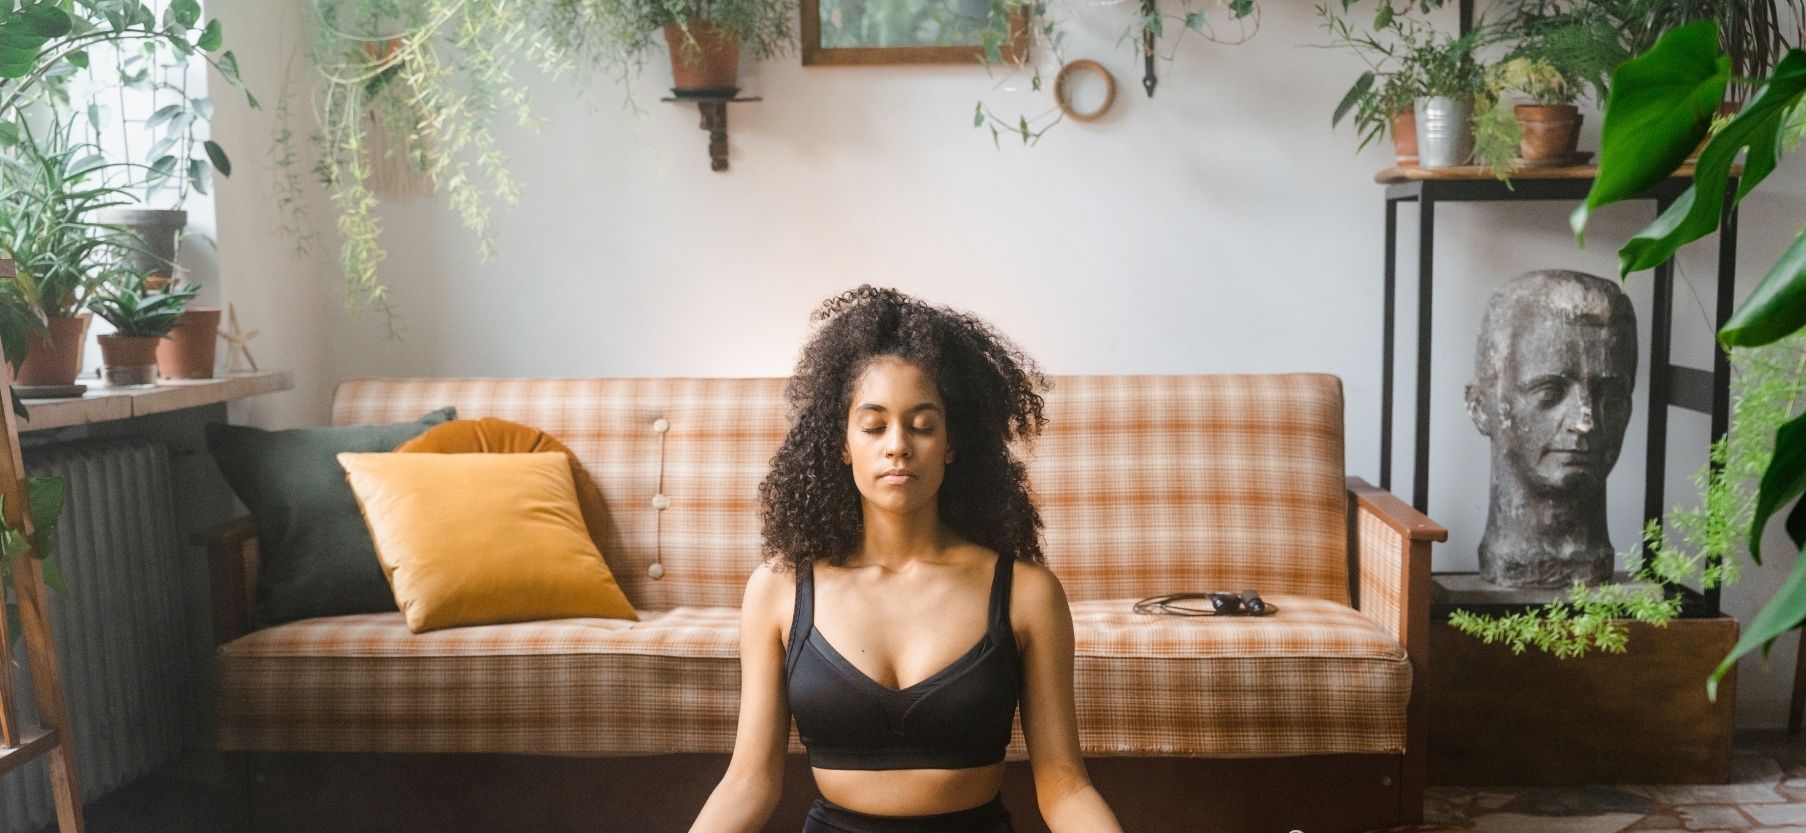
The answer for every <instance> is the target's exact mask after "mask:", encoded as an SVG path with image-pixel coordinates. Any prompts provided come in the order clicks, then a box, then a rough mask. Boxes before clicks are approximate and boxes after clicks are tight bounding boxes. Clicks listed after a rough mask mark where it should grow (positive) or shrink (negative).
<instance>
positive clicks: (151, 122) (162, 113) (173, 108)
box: [144, 104, 182, 130]
mask: <svg viewBox="0 0 1806 833" xmlns="http://www.w3.org/2000/svg"><path fill="white" fill-rule="evenodd" d="M181 112H182V105H180V104H165V105H163V106H162V107H158V108H157V112H155V113H152V114H151V117H150V118H149V119H146V120H145V122H144V129H146V130H156V129H157V128H159V127H162V126H163V123H164V122H167V121H169V120H170V119H173V118H175V117H176V116H177V115H179V114H180V113H181Z"/></svg>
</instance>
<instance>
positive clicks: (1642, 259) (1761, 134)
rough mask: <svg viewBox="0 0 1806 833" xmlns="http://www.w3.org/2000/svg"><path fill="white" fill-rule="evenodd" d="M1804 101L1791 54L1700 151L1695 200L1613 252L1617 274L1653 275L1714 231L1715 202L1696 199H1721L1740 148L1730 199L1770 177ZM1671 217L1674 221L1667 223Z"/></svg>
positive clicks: (1719, 207) (1805, 59)
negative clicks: (1734, 189) (1738, 172)
mask: <svg viewBox="0 0 1806 833" xmlns="http://www.w3.org/2000/svg"><path fill="white" fill-rule="evenodd" d="M1803 95H1806V52H1801V51H1800V50H1797V49H1794V50H1789V51H1788V53H1787V54H1786V55H1785V56H1783V57H1782V58H1781V61H1780V63H1778V64H1776V65H1775V70H1774V73H1773V75H1771V76H1770V77H1769V80H1768V81H1767V83H1765V84H1763V85H1762V88H1761V89H1759V90H1757V91H1756V95H1755V97H1753V98H1751V99H1750V101H1749V103H1748V104H1746V105H1744V108H1743V111H1742V112H1740V113H1738V114H1737V116H1736V117H1735V118H1733V119H1731V120H1730V122H1729V123H1727V124H1726V125H1725V126H1724V128H1723V129H1722V130H1719V131H1718V133H1717V135H1715V136H1713V137H1712V140H1711V141H1710V142H1708V143H1707V144H1706V147H1705V149H1704V150H1702V151H1700V154H1699V161H1698V163H1696V164H1695V165H1694V168H1693V190H1694V191H1695V194H1696V196H1695V198H1694V199H1693V200H1691V201H1690V202H1689V204H1688V206H1687V208H1686V210H1685V211H1684V212H1681V211H1680V210H1679V209H1680V206H1679V204H1678V203H1677V204H1676V205H1674V206H1670V207H1669V210H1668V211H1667V212H1664V216H1662V217H1660V218H1658V219H1657V222H1656V223H1654V224H1652V225H1651V227H1650V228H1648V229H1645V230H1643V231H1641V232H1638V233H1637V234H1636V236H1634V237H1632V238H1631V239H1630V241H1629V242H1627V243H1625V244H1624V247H1623V248H1622V249H1620V250H1619V252H1618V257H1619V268H1620V269H1621V270H1622V272H1623V274H1626V275H1628V274H1630V273H1631V272H1637V271H1641V270H1644V269H1653V268H1655V267H1656V266H1659V265H1661V264H1662V263H1664V262H1666V261H1667V260H1668V259H1669V258H1671V257H1673V256H1674V253H1675V252H1676V251H1678V250H1679V249H1680V247H1682V246H1684V245H1686V244H1688V243H1691V242H1693V241H1695V240H1698V239H1700V238H1701V237H1704V236H1706V235H1708V234H1711V233H1712V232H1713V231H1716V230H1717V229H1718V220H1719V217H1720V215H1722V214H1723V211H1724V201H1723V200H1721V199H1716V198H1714V199H1699V198H1698V196H1697V195H1698V194H1713V195H1716V194H1723V193H1724V192H1725V185H1726V183H1727V182H1728V181H1729V180H1730V176H1731V165H1732V164H1733V163H1735V162H1736V161H1737V155H1738V153H1739V152H1741V151H1742V150H1743V149H1744V148H1748V149H1749V153H1748V154H1747V155H1746V156H1745V158H1744V163H1743V175H1742V177H1741V179H1740V180H1739V182H1738V185H1737V193H1736V194H1735V195H1734V196H1733V197H1732V201H1733V202H1736V201H1738V200H1741V199H1743V196H1744V195H1745V194H1748V193H1749V192H1750V189H1752V188H1754V187H1756V185H1757V184H1759V183H1761V182H1762V180H1763V179H1765V178H1767V177H1768V175H1769V174H1770V173H1773V172H1774V170H1775V166H1776V165H1777V164H1778V163H1779V161H1780V149H1781V141H1782V138H1783V134H1784V132H1785V131H1786V129H1787V121H1788V113H1789V112H1790V111H1791V110H1792V108H1793V106H1794V105H1795V104H1796V103H1798V102H1799V101H1800V98H1801V96H1803ZM1670 214H1674V215H1677V216H1678V219H1677V218H1675V217H1669V216H1668V215H1670Z"/></svg>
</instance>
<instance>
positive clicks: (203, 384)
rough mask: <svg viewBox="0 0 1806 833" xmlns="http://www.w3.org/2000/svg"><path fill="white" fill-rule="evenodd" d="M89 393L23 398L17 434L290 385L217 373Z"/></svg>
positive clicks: (91, 388) (279, 375)
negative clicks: (25, 413) (25, 415)
mask: <svg viewBox="0 0 1806 833" xmlns="http://www.w3.org/2000/svg"><path fill="white" fill-rule="evenodd" d="M82 383H83V384H86V385H87V386H88V392H87V393H85V394H83V395H82V396H80V397H70V398H68V399H26V400H25V409H26V410H27V411H29V412H30V413H31V419H29V420H21V421H20V422H19V431H20V432H21V433H22V432H26V431H42V430H45V429H48V428H67V427H69V426H72V425H86V424H89V423H94V422H108V421H111V420H116V419H131V418H132V417H141V416H149V415H151V414H160V413H163V412H165V411H175V410H180V409H182V408H194V407H199V406H201V405H212V404H215V403H219V402H227V401H231V400H234V399H243V398H245V397H248V396H257V395H259V394H265V393H275V392H277V391H285V390H288V389H290V388H292V387H294V386H295V380H294V376H293V374H291V373H290V372H289V371H287V370H266V371H258V372H246V373H230V374H227V373H221V374H217V375H215V376H214V378H212V379H163V380H160V381H158V382H157V384H156V386H155V387H142V388H115V387H109V386H108V385H107V384H106V383H104V382H101V381H100V380H98V379H83V380H82Z"/></svg>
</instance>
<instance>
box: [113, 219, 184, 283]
mask: <svg viewBox="0 0 1806 833" xmlns="http://www.w3.org/2000/svg"><path fill="white" fill-rule="evenodd" d="M96 219H98V220H99V221H100V222H102V223H107V224H109V225H115V226H125V227H126V228H127V229H130V230H131V231H132V233H134V234H136V235H138V236H139V237H140V238H142V239H143V240H144V247H145V248H146V249H148V250H149V252H148V253H147V252H136V251H135V252H128V253H127V254H126V260H127V261H128V262H129V263H131V264H132V267H133V268H134V269H136V270H137V271H138V272H139V273H140V274H144V275H168V274H171V273H172V272H173V271H174V264H175V262H176V235H177V234H179V233H181V231H182V229H183V228H186V227H187V226H188V212H186V211H183V210H181V209H179V208H173V209H172V208H109V209H106V210H104V211H101V212H100V214H99V215H98V217H97V218H96Z"/></svg>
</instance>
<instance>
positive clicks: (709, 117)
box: [659, 92, 765, 171]
mask: <svg viewBox="0 0 1806 833" xmlns="http://www.w3.org/2000/svg"><path fill="white" fill-rule="evenodd" d="M659 100H660V101H677V102H695V103H696V109H697V110H699V111H701V112H702V129H704V130H707V131H708V132H709V170H711V171H725V170H727V105H729V104H740V103H743V102H749V101H764V100H765V99H763V98H760V97H758V96H748V97H741V96H740V95H739V93H737V92H736V93H731V94H722V95H674V96H666V97H664V98H661V99H659Z"/></svg>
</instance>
